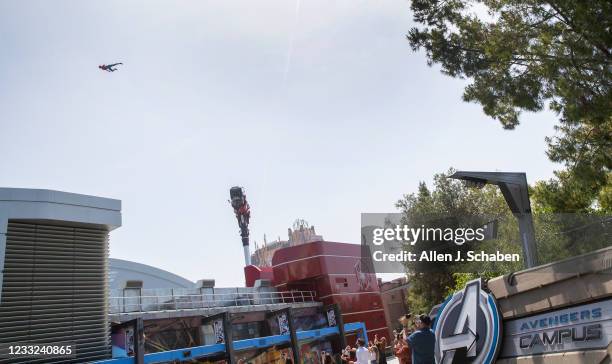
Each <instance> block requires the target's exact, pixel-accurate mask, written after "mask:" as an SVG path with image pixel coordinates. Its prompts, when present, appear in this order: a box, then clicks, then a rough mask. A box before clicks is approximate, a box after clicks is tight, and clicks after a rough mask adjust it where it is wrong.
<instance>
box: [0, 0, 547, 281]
mask: <svg viewBox="0 0 612 364" xmlns="http://www.w3.org/2000/svg"><path fill="white" fill-rule="evenodd" d="M411 24H412V21H411V13H410V9H409V3H408V2H407V1H399V0H385V1H364V0H338V1H333V2H330V1H319V0H312V1H301V2H296V1H292V0H286V1H280V0H278V1H265V0H264V1H257V2H253V1H191V0H181V1H104V2H102V1H77V0H74V1H59V0H57V1H43V0H41V1H30V0H27V1H2V2H0V44H2V50H1V51H0V165H1V166H2V169H1V171H0V185H2V186H7V187H33V188H34V187H35V188H48V189H57V190H63V191H70V192H77V193H84V194H92V195H99V196H105V197H112V198H117V199H121V200H122V201H123V226H122V227H121V228H120V229H118V230H116V231H114V232H113V233H112V235H111V256H112V257H116V258H122V259H129V260H135V261H138V262H141V263H145V264H150V265H154V266H157V267H160V268H163V269H167V270H169V271H171V272H173V273H176V274H179V275H182V276H184V277H186V278H188V279H191V280H197V279H201V278H215V279H216V280H217V285H218V286H230V285H241V284H243V273H242V266H243V256H242V248H241V244H240V238H239V235H238V231H237V227H236V222H235V219H234V216H233V214H232V211H231V209H230V207H229V205H228V203H227V198H228V194H229V192H228V190H229V187H231V186H233V185H243V186H245V188H246V189H247V195H248V197H249V200H250V203H251V207H252V221H251V222H252V224H251V225H252V226H251V231H252V237H253V239H255V240H258V241H262V238H263V234H264V233H265V234H267V236H268V238H269V239H272V238H275V237H277V236H280V237H281V238H286V234H287V228H288V227H289V226H290V225H291V223H292V222H293V220H295V219H296V218H304V219H306V220H307V221H309V222H310V223H311V224H314V225H315V226H316V229H317V232H318V233H320V234H322V235H323V236H324V237H325V238H326V239H327V240H332V241H343V242H355V243H358V242H359V234H360V226H359V224H360V213H362V212H394V211H395V209H394V202H395V201H396V200H397V199H398V198H400V197H401V196H402V194H404V193H409V192H413V191H415V190H416V188H417V184H418V182H419V181H421V180H424V181H427V182H430V181H431V178H432V176H433V174H434V173H438V172H443V171H446V170H447V169H448V168H449V167H451V166H453V167H456V168H458V169H468V170H470V169H471V170H500V171H525V172H526V173H527V177H528V180H529V181H530V182H533V181H535V180H538V179H544V178H549V177H551V176H552V171H553V170H554V169H555V168H557V166H555V165H554V164H552V163H551V162H550V161H549V160H548V159H547V157H546V155H545V154H544V151H545V149H546V144H545V142H544V137H545V136H547V135H553V133H554V130H553V126H554V125H555V122H556V117H555V115H553V114H552V113H549V112H544V113H539V114H526V115H523V117H522V124H521V125H520V126H519V127H518V128H517V129H516V130H514V131H506V130H503V129H502V128H501V126H500V125H499V123H497V122H496V121H494V120H491V119H490V118H488V117H487V116H486V115H484V114H483V112H482V111H481V108H480V106H478V105H475V104H467V103H463V102H462V101H461V93H462V89H463V87H464V85H465V82H466V81H464V80H456V79H451V78H448V77H446V76H443V75H442V74H441V73H440V72H439V70H438V68H436V67H435V66H434V67H428V66H427V65H426V60H425V56H424V54H422V53H418V52H417V53H415V52H412V51H411V49H410V47H409V45H408V42H407V41H406V40H405V34H406V33H407V31H408V29H409V28H410V26H411ZM113 62H123V63H125V65H124V66H120V67H119V71H118V72H114V73H106V72H102V71H100V70H99V69H98V68H97V66H98V65H99V64H102V63H113Z"/></svg>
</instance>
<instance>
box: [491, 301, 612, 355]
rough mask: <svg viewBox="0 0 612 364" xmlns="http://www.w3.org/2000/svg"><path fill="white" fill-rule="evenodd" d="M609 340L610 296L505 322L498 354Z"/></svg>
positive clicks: (568, 347)
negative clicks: (601, 299)
mask: <svg viewBox="0 0 612 364" xmlns="http://www.w3.org/2000/svg"><path fill="white" fill-rule="evenodd" d="M611 341H612V300H607V301H601V302H596V303H591V304H587V305H582V306H577V307H572V308H566V309H563V310H557V311H551V312H547V313H544V314H541V315H536V316H530V317H526V318H522V319H518V320H511V321H506V322H504V339H503V348H502V352H501V354H500V357H505V358H509V357H517V356H524V355H533V354H546V353H555V352H564V351H581V350H585V349H597V348H606V347H607V346H608V345H609V344H610V342H611Z"/></svg>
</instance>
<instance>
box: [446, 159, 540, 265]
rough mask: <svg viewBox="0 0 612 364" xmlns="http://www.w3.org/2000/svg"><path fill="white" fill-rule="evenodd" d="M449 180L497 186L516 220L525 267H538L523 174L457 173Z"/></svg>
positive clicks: (527, 193) (529, 205)
mask: <svg viewBox="0 0 612 364" xmlns="http://www.w3.org/2000/svg"><path fill="white" fill-rule="evenodd" d="M449 178H454V179H460V180H464V181H467V182H468V184H471V185H473V186H475V187H481V188H482V187H483V186H484V185H485V184H487V183H488V184H493V185H497V186H499V189H500V190H501V193H502V195H504V198H505V199H506V203H508V207H510V211H512V213H513V214H514V216H515V217H516V219H517V220H518V224H519V232H520V234H521V242H522V244H523V254H524V256H525V264H526V267H527V268H531V267H535V266H536V265H538V253H537V249H536V244H535V233H534V229H533V217H532V216H531V204H530V203H529V191H528V187H529V186H528V185H527V176H526V175H525V173H514V172H467V171H457V172H455V173H454V174H453V175H452V176H449Z"/></svg>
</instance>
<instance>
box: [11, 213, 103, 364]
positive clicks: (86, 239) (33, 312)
mask: <svg viewBox="0 0 612 364" xmlns="http://www.w3.org/2000/svg"><path fill="white" fill-rule="evenodd" d="M6 237H7V239H6V256H5V264H4V280H3V282H2V301H1V302H0V343H15V342H41V343H52V342H74V343H76V344H77V350H76V352H77V357H76V358H75V359H46V360H41V359H32V358H27V359H25V358H24V359H21V360H16V359H15V358H13V359H0V363H83V362H88V361H93V360H97V359H105V358H109V357H110V355H111V353H110V344H109V326H108V325H109V324H108V321H107V318H108V303H107V295H108V293H107V292H108V287H107V279H106V278H107V271H108V266H107V265H108V259H107V258H108V230H107V229H105V228H103V227H96V226H79V227H75V226H65V225H59V224H58V225H54V224H47V223H45V224H41V223H33V222H27V221H9V224H8V230H7V234H6Z"/></svg>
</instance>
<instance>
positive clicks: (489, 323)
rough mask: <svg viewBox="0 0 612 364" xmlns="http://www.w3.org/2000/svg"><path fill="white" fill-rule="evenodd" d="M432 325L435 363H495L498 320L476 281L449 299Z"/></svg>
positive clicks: (499, 324)
mask: <svg viewBox="0 0 612 364" xmlns="http://www.w3.org/2000/svg"><path fill="white" fill-rule="evenodd" d="M439 312H440V313H439V314H438V317H437V318H436V322H435V324H434V328H433V329H434V331H435V335H436V347H435V356H436V362H437V363H449V364H450V363H453V362H455V363H457V362H459V363H479V364H480V363H483V364H489V363H493V362H494V361H495V358H496V357H497V353H498V349H499V347H500V342H501V341H500V340H501V317H500V315H499V312H498V310H497V305H496V303H495V299H494V298H493V296H492V295H490V294H489V293H487V292H485V291H483V290H482V282H481V280H480V278H479V279H476V280H473V281H470V282H469V283H468V284H467V285H466V286H465V289H464V290H463V291H460V292H456V293H455V294H454V295H452V296H450V297H449V298H448V299H447V300H446V301H445V302H444V304H443V305H442V307H440V311H439Z"/></svg>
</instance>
